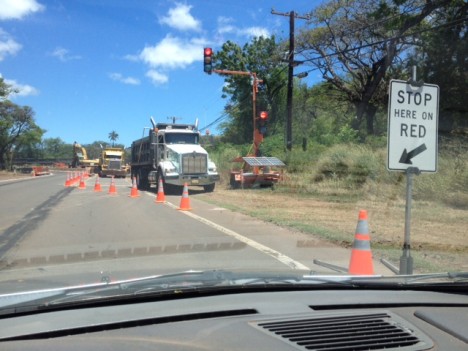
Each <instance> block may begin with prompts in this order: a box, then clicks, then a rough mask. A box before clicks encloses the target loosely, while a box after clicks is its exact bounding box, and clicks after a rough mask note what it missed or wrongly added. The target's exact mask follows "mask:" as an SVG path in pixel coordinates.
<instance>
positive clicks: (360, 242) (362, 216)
mask: <svg viewBox="0 0 468 351" xmlns="http://www.w3.org/2000/svg"><path fill="white" fill-rule="evenodd" d="M348 273H349V274H354V275H373V274H374V265H373V263H372V252H371V248H370V236H369V228H368V225H367V211H366V210H360V211H359V219H358V224H357V227H356V233H355V235H354V243H353V249H352V251H351V260H350V262H349V270H348Z"/></svg>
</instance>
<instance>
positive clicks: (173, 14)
mask: <svg viewBox="0 0 468 351" xmlns="http://www.w3.org/2000/svg"><path fill="white" fill-rule="evenodd" d="M191 9H192V6H189V5H184V4H180V3H176V6H175V7H174V8H171V9H169V11H168V15H167V16H166V17H162V18H161V19H160V20H159V23H161V24H167V25H168V26H169V27H171V28H175V29H177V30H181V31H187V30H195V31H199V30H200V29H201V22H200V21H199V20H197V19H196V18H195V17H193V16H192V15H191V14H190V10H191Z"/></svg>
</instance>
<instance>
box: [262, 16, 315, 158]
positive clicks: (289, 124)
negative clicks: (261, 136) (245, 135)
mask: <svg viewBox="0 0 468 351" xmlns="http://www.w3.org/2000/svg"><path fill="white" fill-rule="evenodd" d="M271 14H272V15H279V16H286V17H289V54H288V92H287V110H288V111H287V112H288V115H287V120H286V148H287V149H288V150H289V151H291V150H292V112H293V81H294V66H296V65H297V63H296V62H295V61H294V50H295V48H294V40H295V39H294V20H295V19H296V18H299V19H305V20H309V19H310V15H307V16H299V15H298V14H297V13H295V12H294V11H290V12H289V13H288V12H284V13H281V12H276V11H275V10H274V9H272V10H271Z"/></svg>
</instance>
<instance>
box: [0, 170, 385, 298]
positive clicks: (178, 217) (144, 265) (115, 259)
mask: <svg viewBox="0 0 468 351" xmlns="http://www.w3.org/2000/svg"><path fill="white" fill-rule="evenodd" d="M95 180H96V178H94V177H91V178H89V179H88V180H86V182H85V184H86V188H85V189H79V188H78V186H77V185H74V186H71V187H66V186H65V181H66V173H57V174H52V175H50V176H41V177H35V178H28V179H26V180H21V181H15V182H0V199H1V201H0V282H2V284H0V293H2V292H5V291H10V289H12V286H15V288H17V287H18V286H22V285H24V288H26V289H40V288H44V287H51V286H61V285H64V284H65V285H74V284H83V283H93V282H97V281H100V280H101V279H103V278H105V279H107V278H110V279H111V280H118V279H128V278H133V277H137V276H144V275H154V274H162V273H172V272H178V271H186V270H189V269H196V270H199V269H248V270H252V269H258V270H262V271H266V270H284V269H286V270H290V269H306V270H310V271H313V272H319V273H324V274H334V273H336V272H334V271H332V270H330V269H328V268H324V267H323V266H322V265H317V264H316V262H317V261H316V260H320V261H321V262H322V261H323V262H327V263H330V264H333V265H337V266H340V267H344V268H345V267H347V266H348V264H349V259H350V251H349V250H346V249H343V248H339V247H334V246H332V245H330V244H328V243H326V242H323V241H321V240H319V239H317V238H314V237H312V236H310V235H306V234H303V233H299V232H292V231H289V230H286V229H284V228H279V227H277V226H274V225H272V224H269V223H264V222H261V221H258V220H255V219H253V218H251V217H248V216H245V215H241V214H238V213H235V212H232V211H229V210H226V209H224V208H219V207H215V206H212V205H209V204H207V203H205V202H203V201H199V200H198V199H197V191H196V190H195V189H196V188H194V189H193V190H192V189H191V191H190V193H189V194H190V195H189V201H190V205H191V208H192V210H191V211H180V210H179V209H178V208H179V205H180V203H181V195H166V201H167V202H166V203H165V204H159V203H156V202H155V199H156V194H155V193H154V192H141V191H140V192H139V194H138V195H139V196H138V197H131V196H129V195H130V194H131V183H130V179H128V178H127V179H116V180H115V185H116V192H117V193H116V194H114V195H111V194H109V188H110V182H111V180H110V179H109V178H101V179H100V183H101V187H102V192H95V191H94V185H95ZM375 270H376V273H385V274H388V273H389V271H388V270H387V269H386V268H384V267H382V266H380V265H379V264H378V263H377V262H376V263H375ZM7 283H10V284H7Z"/></svg>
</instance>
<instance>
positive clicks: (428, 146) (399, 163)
mask: <svg viewBox="0 0 468 351" xmlns="http://www.w3.org/2000/svg"><path fill="white" fill-rule="evenodd" d="M415 73H416V72H415V67H413V79H411V80H410V81H408V82H406V81H401V80H391V81H390V92H389V103H388V135H387V152H388V153H387V168H388V170H390V171H404V172H405V173H406V181H407V186H406V207H405V240H404V244H403V254H402V256H401V258H400V274H413V258H412V257H411V244H410V223H411V199H412V189H413V175H414V174H416V175H418V174H420V173H421V172H436V171H437V151H438V142H437V139H438V135H437V134H438V133H437V132H438V120H439V116H438V114H439V87H438V86H437V85H432V84H424V83H417V82H416V77H415V76H416V74H415Z"/></svg>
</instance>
